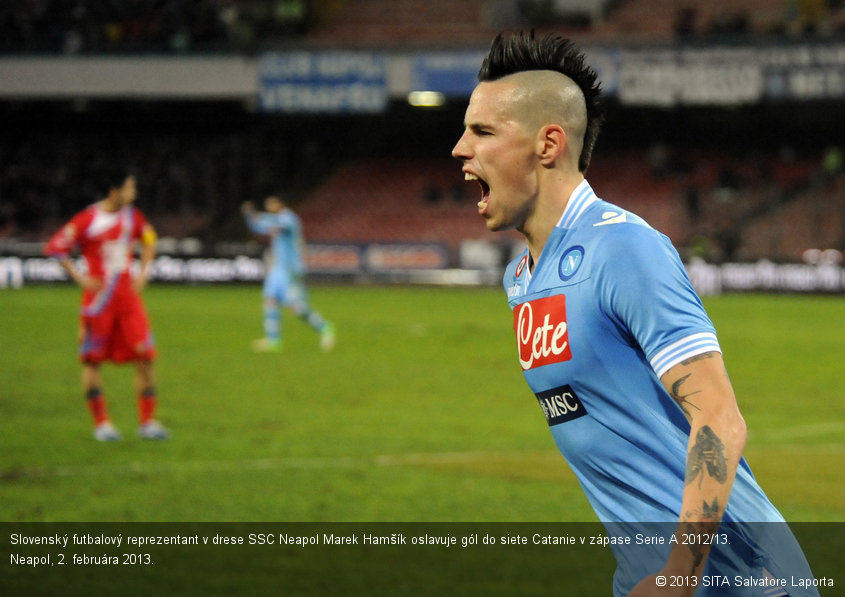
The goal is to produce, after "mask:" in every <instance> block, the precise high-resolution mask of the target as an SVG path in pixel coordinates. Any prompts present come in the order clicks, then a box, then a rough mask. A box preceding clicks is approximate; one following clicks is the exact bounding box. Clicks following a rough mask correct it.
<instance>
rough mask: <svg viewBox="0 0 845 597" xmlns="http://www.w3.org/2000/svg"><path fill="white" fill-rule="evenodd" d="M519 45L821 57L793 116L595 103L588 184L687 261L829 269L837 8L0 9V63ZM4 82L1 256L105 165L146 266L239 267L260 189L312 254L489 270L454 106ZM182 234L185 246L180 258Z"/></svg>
mask: <svg viewBox="0 0 845 597" xmlns="http://www.w3.org/2000/svg"><path fill="white" fill-rule="evenodd" d="M532 27H533V28H536V29H537V31H538V33H539V34H545V33H558V34H561V35H564V36H567V37H571V38H572V39H573V40H575V41H576V42H578V43H579V44H581V45H582V46H583V47H585V48H587V49H588V54H589V49H591V48H594V47H598V48H600V49H601V50H602V51H605V52H608V51H609V52H624V51H640V50H646V51H649V50H657V51H659V50H661V49H666V50H669V51H675V52H682V51H685V49H692V50H701V49H707V48H711V49H714V48H727V49H729V50H737V49H739V50H742V49H748V48H751V49H764V50H771V49H775V50H783V51H784V52H787V53H800V52H802V51H804V49H806V48H808V47H810V48H821V49H822V51H825V50H826V53H825V54H824V55H825V56H826V58H827V60H828V62H827V64H826V66H827V68H828V73H827V77H828V78H827V87H826V88H825V90H824V91H823V93H821V94H817V95H816V96H815V97H814V96H812V95H809V96H808V97H811V99H798V94H789V93H787V94H783V95H782V96H781V97H776V98H773V97H772V94H771V93H769V94H767V95H766V96H765V97H764V98H763V99H762V100H760V101H755V102H753V103H750V104H749V103H743V104H737V105H721V104H720V103H719V102H718V101H717V102H716V103H715V105H710V106H707V105H701V104H698V105H692V104H683V103H680V104H679V105H673V106H668V107H666V106H659V105H658V106H655V105H651V106H650V105H639V106H638V105H631V104H630V103H625V102H623V101H620V96H619V94H618V93H617V92H615V90H611V94H610V97H609V108H610V109H609V117H608V120H607V124H606V125H605V127H604V130H603V133H602V135H601V136H600V139H599V143H598V146H597V149H596V152H595V157H594V165H593V168H592V169H591V171H590V173H589V179H590V181H591V183H592V184H593V186H594V187H595V188H596V189H597V191H598V192H599V194H600V195H602V196H603V197H604V198H606V199H608V200H610V201H613V202H617V203H620V204H622V205H623V206H625V207H628V208H630V209H632V210H634V211H636V212H638V213H640V214H641V215H643V216H644V217H646V219H648V220H649V221H650V222H651V223H652V224H653V225H654V226H655V227H657V228H658V229H660V230H661V231H663V232H665V233H666V234H668V235H669V236H670V237H671V238H672V240H673V241H674V242H675V244H676V245H677V246H678V247H679V249H680V250H681V252H682V255H683V256H684V257H685V258H687V259H689V258H691V257H695V256H698V257H703V258H704V259H706V260H707V261H708V262H711V263H721V262H726V261H729V262H733V261H739V262H756V261H758V260H760V259H771V260H774V261H776V262H785V263H797V262H801V261H807V260H810V261H811V262H812V263H813V264H817V263H818V262H819V260H822V261H825V260H826V262H828V263H834V264H837V265H838V263H839V261H840V260H841V254H840V253H838V252H837V251H840V250H841V249H842V247H843V245H845V187H843V184H845V183H843V167H842V164H841V160H842V154H841V152H842V145H843V144H842V131H843V130H845V102H843V101H842V99H843V97H845V83H843V80H844V79H843V77H845V34H843V27H845V18H843V8H842V2H841V1H840V0H765V1H763V0H742V1H737V2H732V3H714V2H707V1H704V0H688V1H686V2H669V1H668V0H584V1H578V2H576V1H569V0H561V1H558V2H555V1H551V0H545V1H543V0H533V1H530V0H520V1H516V0H511V1H507V0H488V1H484V0H464V1H460V2H448V1H447V2H443V1H421V0H405V1H399V2H390V1H388V0H347V1H343V0H335V1H332V2H329V1H326V2H317V1H313V2H308V1H307V0H241V1H232V0H202V1H199V2H181V1H171V2H164V1H157V0H135V1H131V2H130V1H127V2H111V3H98V2H92V1H84V0H77V1H70V0H49V1H44V2H40V3H30V2H9V3H5V4H4V6H3V7H2V8H0V31H2V32H3V35H2V36H0V37H2V39H3V41H2V44H0V49H2V51H3V54H2V55H0V65H3V64H4V62H5V63H7V64H8V63H9V61H12V62H14V61H16V60H17V61H20V60H21V59H23V60H27V59H39V60H48V61H54V62H53V66H54V67H56V66H57V65H58V68H61V64H62V61H67V60H69V59H71V58H73V59H80V58H81V59H91V58H98V57H99V58H101V57H108V58H128V59H137V58H139V57H142V58H144V59H145V60H149V61H151V63H152V64H153V69H155V61H156V60H173V59H174V58H176V59H186V60H187V59H190V58H192V57H196V56H202V57H207V58H214V59H217V58H221V57H223V58H225V57H231V56H241V57H243V59H244V60H247V61H254V60H258V59H260V57H261V56H262V55H263V54H264V53H265V52H268V51H270V52H281V53H285V52H295V51H309V52H320V51H324V50H352V51H364V52H371V51H376V52H382V53H384V54H386V55H388V56H391V57H392V56H396V55H408V54H409V53H410V54H413V53H416V52H419V53H426V52H443V51H446V52H448V51H454V52H462V51H483V50H484V49H485V48H486V47H487V45H488V44H489V41H490V40H491V39H492V37H493V36H494V35H495V33H497V32H498V31H515V30H525V29H528V28H532ZM736 56H737V55H736V54H729V55H727V57H726V58H725V60H726V61H734V60H736ZM739 56H740V57H741V54H739ZM731 66H737V65H736V64H733V65H731ZM795 70H800V66H799V67H795ZM3 72H6V73H8V72H12V71H8V70H7V71H3ZM5 77H6V84H4V83H3V82H2V81H0V129H1V130H2V136H0V202H2V209H0V255H6V256H10V255H17V256H23V257H26V256H33V255H35V254H37V253H38V247H39V244H38V243H40V242H42V241H43V240H45V238H46V237H47V236H48V235H49V233H50V232H51V231H52V230H54V229H55V228H56V227H57V226H58V225H60V223H61V222H62V221H63V220H64V219H66V218H67V217H69V216H70V215H72V214H73V213H74V212H75V211H77V210H79V209H80V208H81V207H83V206H84V205H86V204H87V203H89V202H91V201H93V200H95V199H96V198H97V197H98V191H97V187H96V182H97V172H98V168H100V167H101V166H102V165H104V164H106V163H108V162H113V161H120V162H121V163H125V164H126V165H127V166H129V167H131V168H133V169H134V170H136V171H137V174H138V177H139V182H140V190H141V194H140V199H139V206H141V207H142V208H143V209H144V211H145V212H146V213H147V214H148V215H149V216H150V218H151V219H152V221H153V222H154V224H155V225H156V227H157V229H158V230H159V233H160V236H162V237H164V238H165V241H166V243H167V244H165V243H163V244H162V245H161V247H160V252H163V253H167V252H171V253H178V252H179V247H183V248H186V250H187V247H190V252H191V254H193V255H204V256H214V255H222V256H227V255H229V254H231V253H233V252H234V253H245V254H250V255H253V256H256V255H258V254H259V252H260V249H261V246H260V245H259V244H258V243H256V242H254V240H253V239H251V238H250V236H249V234H248V232H247V231H246V229H245V227H244V226H243V225H242V222H241V220H240V216H239V213H238V208H239V205H240V204H241V202H243V201H245V200H253V201H260V200H261V199H262V198H263V197H264V196H266V195H267V194H268V193H271V192H276V191H281V192H284V193H285V194H286V195H287V196H288V197H289V199H290V200H291V202H293V203H294V204H295V206H296V208H297V210H298V211H300V213H301V215H302V217H303V220H304V223H305V228H306V233H307V236H308V239H309V240H310V241H313V242H317V243H337V242H343V243H357V244H366V243H372V242H381V241H388V242H393V243H396V242H399V243H435V244H439V245H442V246H443V248H444V249H445V251H446V252H445V255H446V257H445V258H444V260H443V262H442V263H441V264H440V265H442V266H443V267H466V264H465V263H464V262H463V260H462V255H464V253H463V252H462V250H461V247H462V243H463V241H466V240H480V241H482V244H483V245H488V246H487V249H488V250H490V247H491V246H492V250H493V251H496V252H498V253H497V255H498V257H496V258H494V259H493V262H494V267H495V266H500V264H501V261H503V260H505V259H506V258H507V256H508V255H509V246H508V243H509V242H511V241H514V240H517V239H518V237H517V236H508V235H502V236H496V235H491V234H489V233H487V232H486V231H485V230H484V227H483V225H482V222H481V221H480V220H479V219H478V218H477V217H476V215H475V206H474V204H475V200H474V197H475V194H476V192H477V191H476V189H475V187H474V186H473V185H471V184H465V183H463V181H462V180H461V174H460V168H459V165H458V163H457V162H454V161H453V160H452V159H451V158H450V157H449V152H450V150H451V147H452V145H453V144H454V142H455V141H456V139H457V138H458V136H459V135H460V133H461V129H462V117H463V111H464V109H465V106H466V100H467V97H466V95H465V94H464V95H458V96H451V97H447V99H446V102H445V104H444V105H442V106H440V107H436V108H414V107H411V106H409V105H408V103H407V101H405V98H404V97H401V96H400V97H397V94H395V93H394V94H391V96H390V98H389V101H388V102H387V104H386V106H385V108H384V109H383V110H382V111H380V112H379V113H375V114H357V115H356V114H333V113H313V114H302V113H285V114H282V113H267V112H262V111H261V110H260V109H258V108H257V106H256V101H254V98H243V97H239V98H236V99H232V98H215V97H203V98H202V99H197V98H196V97H193V96H186V97H175V98H174V97H164V98H153V99H149V98H144V97H133V96H132V94H128V95H127V94H126V93H123V92H121V90H120V89H115V92H114V94H113V95H109V94H108V93H106V94H103V93H102V92H98V93H96V94H95V93H92V94H90V95H89V94H86V93H84V92H83V93H77V94H75V95H71V96H65V97H62V96H57V95H56V94H53V93H51V94H49V95H45V96H38V95H37V94H24V95H22V94H20V93H18V92H15V91H10V89H13V88H14V86H13V85H10V80H9V78H8V75H5ZM837 77H838V79H837ZM826 159H829V160H830V162H829V163H828V165H825V160H826ZM837 159H838V162H837ZM837 164H838V165H837ZM330 215H331V216H332V217H329V216H330ZM338 221H343V222H347V223H348V225H347V226H345V227H339V226H338V225H337V224H336V222H338ZM185 238H190V239H192V241H193V242H192V243H190V244H185V243H181V244H180V241H181V240H182V239H185ZM197 241H198V242H197ZM808 249H815V250H816V251H813V252H810V253H807V250H808ZM827 249H830V250H829V251H827V253H823V254H822V253H821V251H824V250H827ZM822 255H823V256H822ZM470 267H472V265H471V264H470ZM492 279H495V276H493V277H492Z"/></svg>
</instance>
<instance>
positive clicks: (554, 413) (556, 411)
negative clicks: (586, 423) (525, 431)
mask: <svg viewBox="0 0 845 597" xmlns="http://www.w3.org/2000/svg"><path fill="white" fill-rule="evenodd" d="M535 395H536V396H537V401H538V402H539V403H540V408H542V409H543V415H545V417H546V421H548V422H549V427H552V426H554V425H560V424H561V423H566V422H567V421H572V420H573V419H577V418H579V417H583V416H584V415H586V414H587V409H586V408H584V405H583V404H582V403H581V400H579V398H578V396H576V395H575V391H574V390H573V389H572V388H571V387H570V386H568V385H567V386H561V387H559V388H555V389H553V390H548V391H546V392H540V393H538V394H535Z"/></svg>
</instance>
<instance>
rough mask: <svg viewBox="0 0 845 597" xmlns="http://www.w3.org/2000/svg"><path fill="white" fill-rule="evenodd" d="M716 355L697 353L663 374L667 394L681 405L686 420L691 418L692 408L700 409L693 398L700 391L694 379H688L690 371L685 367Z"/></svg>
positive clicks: (690, 374)
mask: <svg viewBox="0 0 845 597" xmlns="http://www.w3.org/2000/svg"><path fill="white" fill-rule="evenodd" d="M718 355H719V353H718V352H705V353H702V354H697V355H695V356H692V357H690V358H688V359H686V360H683V361H681V362H680V363H678V364H677V365H675V366H674V367H672V369H670V370H669V372H668V373H667V374H666V375H665V376H664V380H663V381H664V383H665V384H666V389H667V390H668V391H669V395H670V396H671V397H672V400H674V401H675V403H676V404H677V405H678V406H680V407H681V410H682V411H683V413H684V416H686V418H687V420H688V421H689V420H691V419H692V416H693V411H694V410H695V411H700V410H701V406H700V405H699V404H697V403H696V398H695V395H696V394H700V393H701V389H700V387H699V386H698V385H697V384H695V382H694V380H691V379H690V377H691V376H692V373H686V372H685V368H687V367H689V366H690V365H692V364H693V363H695V362H697V361H702V360H705V359H712V358H714V357H716V356H718ZM676 375H677V377H676Z"/></svg>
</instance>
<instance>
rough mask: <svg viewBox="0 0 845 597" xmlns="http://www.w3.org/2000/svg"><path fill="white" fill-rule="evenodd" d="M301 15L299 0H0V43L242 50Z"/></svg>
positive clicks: (11, 46)
mask: <svg viewBox="0 0 845 597" xmlns="http://www.w3.org/2000/svg"><path fill="white" fill-rule="evenodd" d="M307 16H308V15H307V1H306V0H4V2H3V3H2V4H0V51H3V52H43V53H60V54H77V53H110V52H115V53H131V52H161V53H174V52H175V53H179V52H217V51H249V50H251V49H253V48H254V45H255V44H256V43H257V41H258V40H259V39H262V38H267V37H272V36H285V35H292V34H297V33H301V32H302V31H303V28H304V27H305V23H306V21H307Z"/></svg>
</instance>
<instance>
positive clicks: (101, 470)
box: [0, 424, 845, 481]
mask: <svg viewBox="0 0 845 597" xmlns="http://www.w3.org/2000/svg"><path fill="white" fill-rule="evenodd" d="M837 425H838V424H824V425H815V426H805V428H804V431H803V433H804V435H799V436H800V437H808V436H810V435H811V434H813V433H815V434H820V433H822V432H824V433H827V432H829V431H831V430H836V429H838V428H839V427H841V425H839V426H837ZM810 427H813V428H814V429H815V431H813V430H811V429H810ZM822 427H823V429H822ZM766 432H767V433H766V434H765V436H764V437H766V436H769V437H767V438H766V439H767V440H768V441H763V442H760V441H759V439H760V438H757V441H754V442H753V443H752V444H751V447H756V448H759V449H762V450H766V449H771V448H783V449H789V450H790V451H791V452H800V453H805V454H806V453H809V454H819V453H823V454H845V442H842V443H824V444H806V443H795V442H792V443H780V442H778V443H775V440H777V439H778V438H783V434H781V432H780V430H774V429H767V430H766ZM558 457H559V456H558V454H557V452H554V451H535V452H502V451H496V452H484V451H468V452H429V453H425V452H420V453H408V454H383V455H377V456H369V457H368V456H362V457H352V456H313V457H308V456H291V457H282V458H259V459H252V460H187V461H173V462H158V463H155V464H151V463H148V462H139V461H132V462H128V463H124V464H90V465H79V466H76V465H60V466H55V467H49V466H45V467H40V466H34V467H21V468H13V469H6V470H0V481H10V480H15V479H49V478H68V477H95V476H100V475H103V474H121V473H123V474H127V473H128V474H161V473H209V472H238V471H244V470H252V471H256V470H275V469H300V470H320V469H351V468H367V467H414V466H439V465H448V464H473V463H479V462H496V461H500V462H501V461H508V462H526V463H527V462H530V461H532V460H533V461H536V460H540V459H542V460H548V459H554V458H558ZM561 460H562V459H561Z"/></svg>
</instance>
